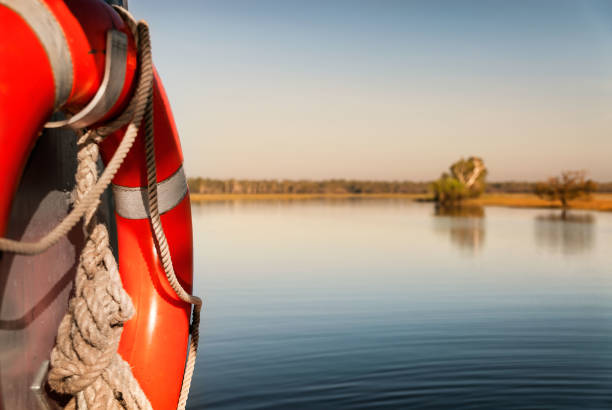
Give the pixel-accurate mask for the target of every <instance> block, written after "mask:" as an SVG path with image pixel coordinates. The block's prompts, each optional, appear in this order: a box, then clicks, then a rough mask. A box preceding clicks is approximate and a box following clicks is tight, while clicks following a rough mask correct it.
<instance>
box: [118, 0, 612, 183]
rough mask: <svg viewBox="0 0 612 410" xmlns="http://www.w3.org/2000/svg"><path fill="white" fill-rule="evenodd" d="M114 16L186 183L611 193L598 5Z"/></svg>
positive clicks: (199, 7)
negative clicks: (147, 78)
mask: <svg viewBox="0 0 612 410" xmlns="http://www.w3.org/2000/svg"><path fill="white" fill-rule="evenodd" d="M129 6H130V9H131V11H132V13H134V14H135V16H136V17H137V18H144V19H146V20H147V21H149V23H150V24H151V30H152V39H153V55H154V60H155V62H156V65H157V67H158V69H159V71H160V73H161V75H162V77H163V80H164V83H165V86H166V90H167V92H168V94H169V97H170V100H171V105H172V107H173V110H174V114H175V117H176V120H177V125H178V128H179V131H180V133H181V138H182V141H183V149H184V152H185V166H186V170H187V172H188V174H190V175H192V176H198V175H199V176H205V177H214V178H229V177H236V178H313V179H322V178H332V177H335V178H361V179H411V180H429V179H433V178H436V177H438V176H439V174H440V173H441V172H442V171H443V170H445V169H446V168H447V167H448V165H449V164H450V163H451V162H452V161H454V160H456V159H457V158H459V157H461V156H470V155H478V156H481V157H483V158H484V160H485V163H486V164H487V166H488V168H489V173H490V179H494V180H507V179H527V180H534V179H541V178H545V177H547V176H549V175H551V174H555V173H557V172H558V171H560V170H562V169H586V170H588V171H589V172H590V176H591V177H593V178H595V179H597V180H612V161H611V160H610V158H611V157H612V1H595V0H593V1H590V0H575V1H574V0H571V1H560V0H557V1H546V0H533V1H512V0H506V1H495V0H483V1H459V0H457V1H455V0H449V1H431V0H429V1H425V0H423V1H408V0H406V1H384V0H381V1H375V0H372V1H367V2H366V1H332V0H325V1H314V0H308V1H306V0H303V1H299V2H298V1H290V0H281V1H230V0H226V1H179V2H161V1H150V0H146V1H145V0H130V1H129Z"/></svg>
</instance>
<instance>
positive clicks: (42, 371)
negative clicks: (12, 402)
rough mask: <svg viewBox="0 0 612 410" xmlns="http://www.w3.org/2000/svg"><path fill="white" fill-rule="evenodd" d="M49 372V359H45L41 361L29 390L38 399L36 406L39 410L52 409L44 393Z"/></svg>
mask: <svg viewBox="0 0 612 410" xmlns="http://www.w3.org/2000/svg"><path fill="white" fill-rule="evenodd" d="M48 372H49V361H48V360H45V361H44V362H42V364H41V366H40V368H39V369H38V371H37V372H36V375H35V376H34V380H33V381H32V385H31V386H30V390H32V392H34V395H35V396H36V399H37V400H38V406H39V407H40V409H41V410H52V409H53V408H54V407H52V406H51V404H50V403H49V401H48V399H47V395H46V394H45V382H46V381H47V373H48Z"/></svg>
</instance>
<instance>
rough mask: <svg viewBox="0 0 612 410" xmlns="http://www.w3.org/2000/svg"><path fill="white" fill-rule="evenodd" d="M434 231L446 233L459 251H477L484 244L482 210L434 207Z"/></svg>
mask: <svg viewBox="0 0 612 410" xmlns="http://www.w3.org/2000/svg"><path fill="white" fill-rule="evenodd" d="M435 215H436V217H437V218H435V219H434V222H435V224H436V230H438V231H440V232H448V234H449V235H450V239H451V242H452V243H453V244H455V245H457V246H458V247H459V248H460V249H464V250H469V251H474V252H475V251H477V250H478V249H480V248H481V247H482V246H483V244H484V239H485V224H484V208H483V207H481V206H436V208H435Z"/></svg>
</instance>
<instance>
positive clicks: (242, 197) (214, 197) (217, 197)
mask: <svg viewBox="0 0 612 410" xmlns="http://www.w3.org/2000/svg"><path fill="white" fill-rule="evenodd" d="M190 197H191V201H192V202H208V201H261V200H264V201H265V200H274V201H279V200H281V201H303V200H309V199H381V198H401V199H412V200H426V199H428V198H429V197H430V196H429V195H427V194H389V193H383V194H191V195H190Z"/></svg>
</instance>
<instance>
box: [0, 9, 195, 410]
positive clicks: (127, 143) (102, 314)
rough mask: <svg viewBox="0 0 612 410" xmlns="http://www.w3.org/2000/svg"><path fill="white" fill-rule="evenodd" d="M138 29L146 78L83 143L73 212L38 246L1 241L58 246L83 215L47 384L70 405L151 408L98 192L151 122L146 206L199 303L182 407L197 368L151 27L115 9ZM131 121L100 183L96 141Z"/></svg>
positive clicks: (14, 248)
mask: <svg viewBox="0 0 612 410" xmlns="http://www.w3.org/2000/svg"><path fill="white" fill-rule="evenodd" d="M114 7H115V9H116V10H117V12H118V13H119V14H120V15H121V16H122V17H123V19H124V20H125V22H126V23H127V24H128V26H129V27H130V30H132V33H133V34H134V37H135V39H136V41H137V46H138V53H139V61H140V62H141V69H140V77H139V80H138V85H137V89H136V92H135V95H134V97H133V98H132V100H131V101H130V104H129V105H128V108H127V109H126V110H125V111H124V112H123V113H122V114H121V115H120V116H119V117H118V118H117V119H115V120H114V121H112V122H111V123H109V124H106V125H105V126H103V127H99V128H97V129H95V130H90V131H88V132H87V133H86V134H85V135H84V136H82V137H81V138H80V140H79V154H78V155H79V157H78V158H79V163H78V169H77V175H76V183H77V189H76V193H77V195H76V202H75V206H74V208H73V210H72V211H71V212H70V213H69V214H68V215H67V216H66V218H65V219H64V220H63V221H62V222H60V224H58V225H57V226H56V227H55V228H54V229H53V230H51V231H50V232H49V233H47V234H46V235H45V236H44V237H43V238H41V239H40V240H38V241H36V242H20V241H15V240H11V239H7V238H0V251H7V252H13V253H21V254H30V255H32V254H38V253H41V252H44V251H45V250H47V249H48V248H50V247H51V246H53V245H54V244H55V243H57V241H58V240H59V239H61V238H62V237H63V236H64V235H66V234H67V233H68V232H69V231H70V230H71V229H72V228H73V227H74V226H75V225H76V224H77V223H78V221H79V220H80V219H81V218H82V217H83V216H84V215H85V230H86V234H87V241H86V244H85V247H84V249H83V252H82V254H81V258H80V262H79V267H78V269H77V276H76V278H75V294H74V296H73V298H72V299H71V300H70V303H69V308H68V312H67V313H66V315H65V316H64V318H63V320H62V322H61V323H60V327H59V329H58V337H57V342H56V343H57V344H56V346H55V347H54V349H53V351H52V354H51V366H52V367H51V370H50V372H49V384H50V385H51V387H52V388H53V389H55V390H56V391H58V392H60V393H68V394H71V395H73V399H72V400H71V401H70V403H69V405H68V408H71V409H72V408H74V409H107V408H118V409H120V408H124V409H150V408H151V405H150V403H149V401H148V400H147V398H146V396H145V395H144V393H143V392H142V390H141V389H140V386H139V385H138V382H137V381H136V380H135V379H134V377H133V375H132V373H131V369H130V367H129V365H128V364H127V363H126V362H125V361H123V359H121V357H120V356H119V355H118V353H117V347H118V344H119V340H120V337H121V331H122V327H123V323H125V321H127V320H128V319H129V318H130V317H131V316H132V315H133V313H134V312H133V310H134V309H133V305H132V303H131V301H130V299H129V296H128V295H127V293H125V291H124V290H123V287H122V286H121V280H120V277H119V274H118V271H117V264H116V261H115V260H114V257H113V255H112V252H111V251H110V248H109V245H108V232H107V230H106V228H105V227H104V226H103V225H101V224H97V222H96V218H95V213H96V211H97V207H98V204H99V198H100V195H101V194H102V193H103V192H104V190H105V189H106V188H107V187H108V185H109V184H110V182H111V180H112V178H113V177H114V175H115V174H116V172H117V170H118V169H119V167H120V166H121V164H122V162H123V160H124V159H125V157H126V155H127V153H128V151H129V150H130V148H131V147H132V145H133V143H134V140H135V139H136V136H137V134H138V129H139V127H140V124H141V123H142V121H143V118H144V120H145V136H146V140H145V147H146V162H147V184H148V186H147V187H148V205H149V209H150V214H151V226H152V229H153V231H154V233H155V238H156V242H157V245H158V251H159V255H160V257H161V260H162V265H163V267H164V271H165V273H166V277H167V278H168V282H169V283H170V285H171V287H172V289H174V291H175V292H176V294H177V296H178V297H179V298H180V299H181V300H183V301H185V302H187V303H189V304H193V305H194V309H193V316H192V320H191V325H190V334H191V340H190V344H189V351H188V358H187V363H186V366H185V372H184V377H183V383H182V387H181V394H180V398H179V402H178V409H179V410H184V409H185V406H186V402H187V397H188V395H189V388H190V385H191V380H192V376H193V370H194V366H195V360H196V353H197V348H198V341H199V322H200V310H201V306H202V301H201V300H200V299H199V298H198V297H196V296H192V295H190V294H189V293H187V292H186V291H185V290H184V289H183V287H182V286H181V285H180V283H179V282H178V280H177V278H176V274H175V272H174V267H173V264H172V259H171V256H170V252H169V248H168V242H167V240H166V236H165V233H164V230H163V227H162V225H161V219H160V214H159V208H158V203H157V170H156V163H155V146H154V131H153V103H152V95H153V94H152V91H153V88H152V82H153V65H152V61H151V45H150V39H149V30H148V26H147V24H146V23H145V22H143V21H140V22H138V23H136V22H135V20H134V19H133V17H132V16H131V15H130V14H129V13H128V12H127V11H126V10H125V9H122V8H121V7H117V6H114ZM128 122H129V125H128V127H127V130H126V133H125V135H124V137H123V139H122V141H121V142H120V144H119V146H118V148H117V150H116V151H115V153H114V154H113V156H112V158H111V160H110V161H109V163H108V165H107V166H106V168H105V170H104V172H103V173H102V175H101V177H100V178H99V179H98V180H97V181H96V178H97V169H96V161H97V155H98V147H97V143H98V142H99V141H101V140H102V139H103V138H104V137H105V136H106V135H108V134H110V133H112V132H114V131H116V130H117V129H119V128H121V127H122V126H123V125H125V124H126V123H128Z"/></svg>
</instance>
